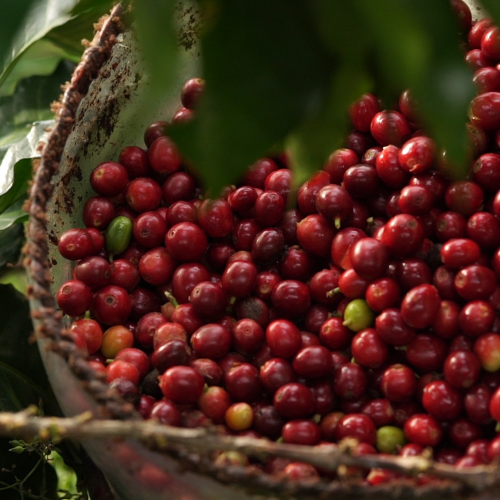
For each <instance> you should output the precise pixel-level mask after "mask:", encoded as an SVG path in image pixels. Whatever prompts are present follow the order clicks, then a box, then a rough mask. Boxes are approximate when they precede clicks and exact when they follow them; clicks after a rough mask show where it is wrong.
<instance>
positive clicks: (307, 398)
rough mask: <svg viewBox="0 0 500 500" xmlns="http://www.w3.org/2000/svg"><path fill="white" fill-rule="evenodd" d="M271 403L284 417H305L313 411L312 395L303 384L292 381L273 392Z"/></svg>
mask: <svg viewBox="0 0 500 500" xmlns="http://www.w3.org/2000/svg"><path fill="white" fill-rule="evenodd" d="M273 404H274V407H275V408H276V410H278V413H279V414H280V415H282V416H283V417H285V418H288V419H293V418H306V417H308V416H309V415H310V414H311V413H312V412H313V411H314V396H313V394H312V392H311V390H310V389H309V388H307V387H306V386H305V385H303V384H299V383H295V382H292V383H289V384H285V385H283V386H282V387H280V388H279V389H278V390H277V391H276V392H275V394H274V398H273Z"/></svg>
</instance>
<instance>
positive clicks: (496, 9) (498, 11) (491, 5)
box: [481, 0, 500, 26]
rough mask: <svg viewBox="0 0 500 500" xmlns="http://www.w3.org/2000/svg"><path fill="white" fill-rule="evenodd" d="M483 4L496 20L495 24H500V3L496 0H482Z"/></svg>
mask: <svg viewBox="0 0 500 500" xmlns="http://www.w3.org/2000/svg"><path fill="white" fill-rule="evenodd" d="M481 5H482V6H484V7H485V8H486V10H487V11H488V14H489V15H490V16H491V17H492V18H493V20H494V21H495V24H496V25H497V26H500V3H498V2H497V1H496V0H481Z"/></svg>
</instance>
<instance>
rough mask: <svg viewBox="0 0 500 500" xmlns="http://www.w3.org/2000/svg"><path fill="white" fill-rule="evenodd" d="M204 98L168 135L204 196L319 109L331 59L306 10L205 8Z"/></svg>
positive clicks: (304, 6)
mask: <svg viewBox="0 0 500 500" xmlns="http://www.w3.org/2000/svg"><path fill="white" fill-rule="evenodd" d="M203 6H204V9H205V10H204V14H205V15H204V18H203V21H204V29H203V32H202V36H201V53H202V55H203V61H202V66H203V68H202V74H203V77H204V78H205V80H206V89H205V93H204V95H203V97H202V99H201V101H200V106H199V109H198V110H197V117H196V118H195V119H194V120H193V121H192V122H191V123H189V124H187V125H185V126H183V127H181V126H179V127H177V128H174V127H172V129H171V132H169V135H171V136H172V138H173V139H174V141H175V142H176V143H177V144H178V146H179V147H180V149H181V151H182V152H183V154H184V155H185V156H186V158H187V159H188V160H189V161H190V162H191V164H192V165H194V168H195V169H196V170H197V172H198V173H199V175H200V177H201V178H202V180H203V181H204V182H205V185H206V187H207V188H209V190H210V194H211V195H212V196H217V195H218V193H219V190H220V188H221V187H222V186H224V185H225V184H227V183H228V182H229V183H231V182H234V181H236V180H237V178H238V177H239V176H240V175H241V173H242V172H243V171H244V170H245V168H246V167H247V166H248V165H250V164H251V163H253V162H254V161H255V160H257V159H258V158H259V157H262V156H265V155H266V154H268V152H269V150H270V149H271V148H272V146H273V144H275V143H279V142H281V141H283V139H284V138H285V137H286V136H287V134H288V133H290V132H291V131H292V130H293V129H294V128H295V127H296V126H298V124H300V123H301V122H302V121H303V120H306V119H308V118H310V117H314V116H316V115H318V114H319V113H320V111H321V110H322V109H323V108H324V106H325V102H326V100H327V98H328V89H329V84H330V78H331V75H332V73H333V71H334V70H335V60H334V58H333V57H332V56H331V55H330V53H329V52H328V51H327V50H326V48H325V45H324V43H323V41H322V40H321V38H320V37H319V35H318V33H317V30H316V27H315V11H314V4H313V3H308V2H301V1H298V0H288V1H286V0H277V1H274V2H271V3H267V4H265V5H264V4H259V3H255V2H251V1H249V0H245V1H242V2H232V1H230V0H222V1H220V2H215V1H210V2H205V3H204V4H203Z"/></svg>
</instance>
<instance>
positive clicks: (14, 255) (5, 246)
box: [0, 224, 25, 303]
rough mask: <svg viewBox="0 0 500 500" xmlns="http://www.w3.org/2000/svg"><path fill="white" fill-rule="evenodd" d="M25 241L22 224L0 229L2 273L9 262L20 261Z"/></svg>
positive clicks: (0, 265) (0, 268) (0, 270)
mask: <svg viewBox="0 0 500 500" xmlns="http://www.w3.org/2000/svg"><path fill="white" fill-rule="evenodd" d="M24 241H25V239H24V228H23V225H22V224H14V225H13V226H11V227H9V228H8V229H5V230H3V231H0V274H1V273H2V272H3V270H4V269H5V267H6V266H7V264H15V263H16V262H18V261H19V257H20V254H21V248H22V246H23V245H24ZM0 303H1V302H0Z"/></svg>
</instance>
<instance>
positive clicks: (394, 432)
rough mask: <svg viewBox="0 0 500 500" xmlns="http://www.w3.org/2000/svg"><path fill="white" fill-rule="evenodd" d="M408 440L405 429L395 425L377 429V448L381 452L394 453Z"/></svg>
mask: <svg viewBox="0 0 500 500" xmlns="http://www.w3.org/2000/svg"><path fill="white" fill-rule="evenodd" d="M405 442H406V440H405V436H404V433H403V431H402V430H401V429H400V428H399V427H395V426H393V425H384V426H382V427H380V428H379V429H377V442H376V444H375V446H376V448H377V450H378V451H379V452H381V453H394V452H395V451H397V450H399V449H400V448H401V447H402V446H404V444H405Z"/></svg>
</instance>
